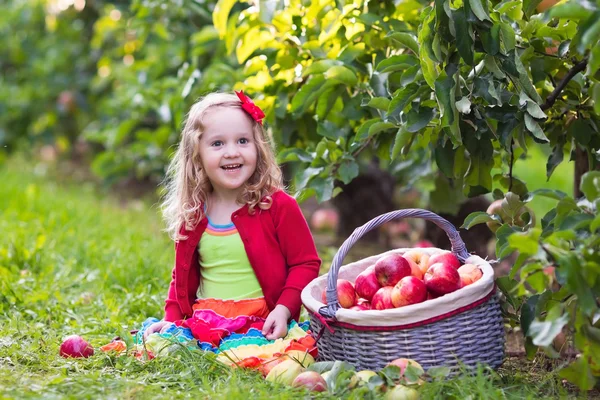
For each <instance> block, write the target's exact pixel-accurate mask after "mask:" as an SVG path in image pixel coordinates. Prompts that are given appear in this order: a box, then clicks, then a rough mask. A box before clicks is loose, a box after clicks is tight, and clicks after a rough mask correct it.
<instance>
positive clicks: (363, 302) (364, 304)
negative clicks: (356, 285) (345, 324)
mask: <svg viewBox="0 0 600 400" xmlns="http://www.w3.org/2000/svg"><path fill="white" fill-rule="evenodd" d="M350 309H351V310H355V311H364V310H370V309H371V302H369V301H368V300H367V299H363V298H359V299H358V301H357V302H356V305H355V306H352V307H350Z"/></svg>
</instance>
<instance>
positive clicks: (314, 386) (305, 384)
mask: <svg viewBox="0 0 600 400" xmlns="http://www.w3.org/2000/svg"><path fill="white" fill-rule="evenodd" d="M292 387H302V388H305V389H308V390H310V391H311V392H325V391H327V382H325V379H323V377H322V376H321V374H319V373H318V372H316V371H304V372H302V373H301V374H300V375H298V376H297V377H296V378H295V379H294V381H293V382H292Z"/></svg>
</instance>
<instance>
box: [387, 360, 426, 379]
mask: <svg viewBox="0 0 600 400" xmlns="http://www.w3.org/2000/svg"><path fill="white" fill-rule="evenodd" d="M387 365H395V366H396V367H398V368H400V375H401V376H404V372H405V371H406V367H407V366H408V365H410V366H411V367H415V368H417V369H418V370H420V375H423V374H424V373H425V371H424V370H423V367H421V364H419V363H418V362H416V361H415V360H413V359H411V358H396V359H395V360H392V361H390V362H389V363H388V364H387Z"/></svg>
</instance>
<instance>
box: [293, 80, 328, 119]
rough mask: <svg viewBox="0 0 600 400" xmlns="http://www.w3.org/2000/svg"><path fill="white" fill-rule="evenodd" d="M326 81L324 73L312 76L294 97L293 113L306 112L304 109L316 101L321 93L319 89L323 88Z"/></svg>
mask: <svg viewBox="0 0 600 400" xmlns="http://www.w3.org/2000/svg"><path fill="white" fill-rule="evenodd" d="M324 83H325V77H324V76H323V75H313V76H311V77H310V78H309V79H308V81H307V82H306V83H305V84H304V85H302V86H301V87H300V90H298V92H297V93H296V95H295V96H294V98H293V99H292V106H291V108H290V111H291V112H292V113H296V112H298V113H299V114H302V113H304V111H305V110H306V109H307V108H308V107H310V105H311V104H312V103H313V102H314V101H315V99H316V98H317V96H318V95H319V93H320V91H319V90H320V89H322V87H323V84H324Z"/></svg>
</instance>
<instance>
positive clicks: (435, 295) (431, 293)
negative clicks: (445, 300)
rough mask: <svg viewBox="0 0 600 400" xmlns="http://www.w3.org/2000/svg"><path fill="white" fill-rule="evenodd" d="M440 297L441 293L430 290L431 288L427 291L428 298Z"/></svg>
mask: <svg viewBox="0 0 600 400" xmlns="http://www.w3.org/2000/svg"><path fill="white" fill-rule="evenodd" d="M425 286H427V285H425ZM438 297H441V295H439V294H436V293H433V292H430V291H429V290H428V291H427V300H433V299H437V298H438Z"/></svg>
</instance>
